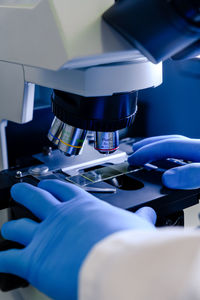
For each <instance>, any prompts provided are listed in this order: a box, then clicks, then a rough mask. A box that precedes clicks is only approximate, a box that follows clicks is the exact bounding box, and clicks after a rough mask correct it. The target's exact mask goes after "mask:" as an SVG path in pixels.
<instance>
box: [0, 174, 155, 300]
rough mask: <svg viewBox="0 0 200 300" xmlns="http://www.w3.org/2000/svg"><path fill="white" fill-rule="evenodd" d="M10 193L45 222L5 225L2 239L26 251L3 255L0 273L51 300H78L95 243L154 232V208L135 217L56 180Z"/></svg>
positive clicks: (144, 209) (19, 186)
mask: <svg viewBox="0 0 200 300" xmlns="http://www.w3.org/2000/svg"><path fill="white" fill-rule="evenodd" d="M11 195H12V197H13V199H14V200H15V201H16V202H18V203H20V204H22V205H23V206H25V207H26V208H28V209H29V210H30V211H31V212H32V213H33V214H35V215H36V216H37V217H38V218H39V219H40V220H41V223H37V222H35V221H32V220H29V219H21V220H17V221H10V222H8V223H6V224H4V225H3V227H2V235H3V237H4V238H5V239H8V240H12V241H16V242H18V243H20V244H23V245H24V246H25V248H24V249H21V250H16V249H13V250H8V251H4V252H0V272H4V273H12V274H15V275H18V276H20V277H23V278H24V279H27V280H28V281H29V282H30V283H31V284H32V285H33V286H35V287H36V288H38V289H39V290H40V291H41V292H43V293H45V294H46V295H48V296H49V297H51V298H53V299H58V300H64V299H70V300H73V299H77V289H78V274H79V270H80V267H81V265H82V263H83V261H84V259H85V258H86V256H87V254H88V253H89V251H90V250H91V248H92V247H93V246H94V245H95V244H96V243H98V242H99V241H101V240H102V239H104V238H105V237H107V236H108V235H110V234H113V233H115V232H118V231H121V230H127V229H145V230H146V229H148V230H152V229H154V228H155V227H154V225H153V224H155V221H156V215H155V212H154V210H153V209H151V208H147V207H146V208H143V209H140V210H139V211H138V212H137V213H135V214H133V213H131V212H127V211H124V210H121V209H119V208H116V207H113V206H111V205H109V204H107V203H105V202H103V201H101V200H99V199H97V198H95V197H94V196H92V195H91V194H88V193H87V192H85V191H84V190H82V189H80V188H78V187H77V186H75V185H72V184H69V183H64V182H60V181H57V180H46V181H42V182H40V184H39V187H34V186H32V185H29V184H26V183H20V184H17V185H15V186H13V187H12V189H11Z"/></svg>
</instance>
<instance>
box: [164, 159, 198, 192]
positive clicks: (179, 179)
mask: <svg viewBox="0 0 200 300" xmlns="http://www.w3.org/2000/svg"><path fill="white" fill-rule="evenodd" d="M162 182H163V184H164V185H165V186H166V187H168V188H171V189H183V190H188V189H198V188H200V163H192V164H188V165H185V166H182V167H177V168H173V169H170V170H167V171H166V172H165V173H164V174H163V176H162Z"/></svg>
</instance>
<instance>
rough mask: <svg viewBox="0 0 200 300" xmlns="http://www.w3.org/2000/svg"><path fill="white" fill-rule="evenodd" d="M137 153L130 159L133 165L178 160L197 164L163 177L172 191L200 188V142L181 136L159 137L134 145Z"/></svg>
mask: <svg viewBox="0 0 200 300" xmlns="http://www.w3.org/2000/svg"><path fill="white" fill-rule="evenodd" d="M133 150H134V151H135V152H134V153H133V154H132V155H131V156H130V157H129V159H128V161H129V163H130V164H131V165H144V164H146V163H150V162H152V161H156V160H160V159H165V158H176V159H183V160H188V161H193V162H195V163H191V164H187V165H184V166H180V167H176V168H172V169H170V170H168V171H166V172H165V173H164V174H163V176H162V181H163V184H164V185H165V186H166V187H168V188H172V189H196V188H200V140H199V139H190V138H187V137H184V136H179V135H166V136H157V137H152V138H147V139H144V140H142V141H140V142H137V143H135V144H134V145H133Z"/></svg>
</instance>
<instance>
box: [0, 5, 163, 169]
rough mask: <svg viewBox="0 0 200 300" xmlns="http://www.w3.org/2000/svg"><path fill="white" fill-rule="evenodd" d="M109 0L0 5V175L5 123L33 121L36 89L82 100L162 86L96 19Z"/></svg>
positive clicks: (158, 72) (158, 74)
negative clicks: (65, 92)
mask: <svg viewBox="0 0 200 300" xmlns="http://www.w3.org/2000/svg"><path fill="white" fill-rule="evenodd" d="M113 3H114V0H84V1H83V0H0V28H1V30H0V40H1V45H0V107H1V109H0V170H2V169H6V168H7V167H8V159H7V147H6V136H5V127H6V124H7V120H10V121H13V122H17V123H26V122H28V121H31V119H32V115H33V102H34V86H35V84H38V85H41V86H45V87H49V88H54V89H58V90H62V91H67V92H70V93H75V94H78V95H82V96H88V97H89V96H104V95H112V94H113V93H121V92H130V91H133V90H141V89H145V88H148V87H155V86H158V85H159V84H161V83H162V65H161V64H159V65H154V64H152V63H151V62H149V61H148V60H147V59H146V58H145V57H144V56H142V55H141V54H140V53H139V52H138V51H137V50H135V49H133V47H132V46H131V45H130V44H129V43H128V42H127V41H126V40H124V39H123V37H122V36H120V35H119V34H118V33H117V32H115V31H114V30H113V29H112V28H111V27H109V25H107V24H106V23H105V22H104V21H103V20H102V18H101V16H102V14H103V12H105V11H106V10H107V9H108V8H109V7H110V6H111V5H112V4H113Z"/></svg>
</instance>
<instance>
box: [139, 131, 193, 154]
mask: <svg viewBox="0 0 200 300" xmlns="http://www.w3.org/2000/svg"><path fill="white" fill-rule="evenodd" d="M168 139H188V138H187V137H185V136H183V135H178V134H174V135H159V136H153V137H149V138H146V139H143V140H141V141H139V142H136V143H134V144H133V150H134V151H137V150H138V149H140V148H142V147H144V146H146V145H149V144H152V143H155V142H159V141H164V140H168Z"/></svg>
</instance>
